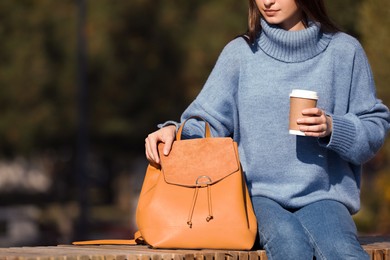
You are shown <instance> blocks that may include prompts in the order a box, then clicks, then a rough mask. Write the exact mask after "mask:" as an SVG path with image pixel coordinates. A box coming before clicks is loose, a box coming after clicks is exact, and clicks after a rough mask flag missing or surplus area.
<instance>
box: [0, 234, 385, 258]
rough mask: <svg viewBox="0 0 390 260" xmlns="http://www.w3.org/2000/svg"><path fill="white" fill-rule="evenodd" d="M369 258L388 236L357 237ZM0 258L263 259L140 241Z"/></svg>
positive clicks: (24, 250) (378, 254)
mask: <svg viewBox="0 0 390 260" xmlns="http://www.w3.org/2000/svg"><path fill="white" fill-rule="evenodd" d="M359 241H360V243H361V244H362V246H363V248H364V249H365V250H366V252H368V254H369V255H370V259H373V260H390V237H384V236H380V237H377V236H370V237H361V238H359ZM0 260H267V255H266V253H265V251H264V250H252V251H235V250H210V249H203V250H183V249H180V250H179V249H153V248H150V247H148V246H144V245H136V246H129V245H100V246H99V245H88V246H73V245H58V246H37V247H10V248H0Z"/></svg>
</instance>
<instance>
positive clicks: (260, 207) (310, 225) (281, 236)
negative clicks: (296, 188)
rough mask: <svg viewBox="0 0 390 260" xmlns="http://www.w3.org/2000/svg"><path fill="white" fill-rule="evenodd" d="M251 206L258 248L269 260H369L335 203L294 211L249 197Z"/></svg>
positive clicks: (324, 202) (345, 213)
mask: <svg viewBox="0 0 390 260" xmlns="http://www.w3.org/2000/svg"><path fill="white" fill-rule="evenodd" d="M252 203H253V207H254V210H255V212H256V216H257V219H258V227H259V237H260V246H261V247H262V248H264V249H265V250H266V252H267V256H268V259H269V260H275V259H283V260H287V259H300V260H304V259H313V258H314V257H315V259H330V260H335V259H343V260H344V259H369V256H368V254H367V253H366V252H365V251H364V249H363V248H362V247H361V245H360V244H359V241H358V240H357V230H356V226H355V223H354V221H353V219H352V217H351V215H350V213H349V211H348V210H347V208H346V207H345V206H344V205H343V204H341V203H339V202H337V201H333V200H321V201H318V202H315V203H312V204H309V205H307V206H305V207H303V208H301V209H298V210H288V209H285V208H283V207H282V206H280V205H279V204H278V203H276V202H275V201H273V200H271V199H268V198H264V197H253V198H252Z"/></svg>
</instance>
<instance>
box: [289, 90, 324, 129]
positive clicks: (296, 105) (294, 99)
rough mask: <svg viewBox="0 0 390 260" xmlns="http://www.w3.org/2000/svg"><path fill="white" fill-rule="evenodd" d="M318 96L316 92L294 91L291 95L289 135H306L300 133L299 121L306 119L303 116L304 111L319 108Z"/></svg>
mask: <svg viewBox="0 0 390 260" xmlns="http://www.w3.org/2000/svg"><path fill="white" fill-rule="evenodd" d="M317 100H318V95H317V92H315V91H309V90H303V89H293V90H292V92H291V94H290V124H289V133H290V134H293V135H305V133H304V132H301V131H299V125H298V124H297V119H298V118H302V117H306V116H303V115H302V110H303V109H306V108H313V107H316V106H317Z"/></svg>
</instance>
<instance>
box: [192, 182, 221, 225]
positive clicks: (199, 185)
mask: <svg viewBox="0 0 390 260" xmlns="http://www.w3.org/2000/svg"><path fill="white" fill-rule="evenodd" d="M201 178H206V179H208V181H207V182H205V183H199V179H201ZM210 184H211V179H210V178H209V177H207V176H200V177H199V178H198V179H197V181H196V187H195V191H194V196H193V197H192V203H191V208H190V212H189V214H188V219H187V225H188V226H189V227H190V228H192V217H193V215H194V209H195V204H196V200H197V199H198V194H199V188H200V187H205V186H206V188H207V204H208V211H209V215H208V216H207V217H206V221H207V222H209V221H210V220H212V219H213V218H214V216H213V208H212V204H211V186H210Z"/></svg>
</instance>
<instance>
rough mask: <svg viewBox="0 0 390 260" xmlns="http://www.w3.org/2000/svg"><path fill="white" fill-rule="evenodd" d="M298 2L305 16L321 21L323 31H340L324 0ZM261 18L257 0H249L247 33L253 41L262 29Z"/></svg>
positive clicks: (302, 0) (298, 0)
mask: <svg viewBox="0 0 390 260" xmlns="http://www.w3.org/2000/svg"><path fill="white" fill-rule="evenodd" d="M296 2H297V5H298V6H299V7H300V8H301V9H302V12H303V14H304V18H305V19H306V20H312V21H315V22H319V23H320V24H321V30H322V31H323V32H330V33H335V32H339V31H340V29H339V28H338V27H337V25H336V24H335V23H333V22H332V21H331V20H330V18H329V16H328V13H327V11H326V8H325V4H324V1H323V0H296ZM260 18H261V14H260V11H259V9H258V7H257V5H256V0H249V14H248V32H247V35H248V36H249V40H250V42H251V43H253V42H254V41H255V38H256V37H257V36H258V34H259V33H260V31H261V25H260Z"/></svg>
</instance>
